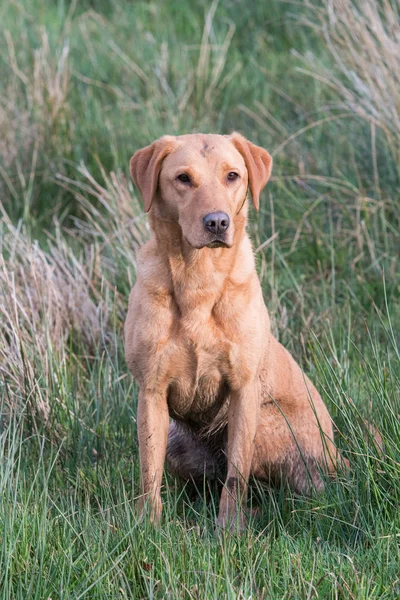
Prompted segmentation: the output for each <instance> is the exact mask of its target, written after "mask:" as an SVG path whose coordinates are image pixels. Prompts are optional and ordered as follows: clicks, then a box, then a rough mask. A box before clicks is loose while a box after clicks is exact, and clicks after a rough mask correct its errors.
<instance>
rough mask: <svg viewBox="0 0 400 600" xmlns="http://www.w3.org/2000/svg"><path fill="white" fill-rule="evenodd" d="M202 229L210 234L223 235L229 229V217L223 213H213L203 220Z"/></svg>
mask: <svg viewBox="0 0 400 600" xmlns="http://www.w3.org/2000/svg"><path fill="white" fill-rule="evenodd" d="M203 223H204V227H205V228H206V229H207V231H209V232H210V233H215V234H218V233H225V231H226V230H227V229H228V227H229V223H230V219H229V216H228V215H227V214H226V213H224V212H214V213H210V214H208V215H206V216H205V217H204V218H203Z"/></svg>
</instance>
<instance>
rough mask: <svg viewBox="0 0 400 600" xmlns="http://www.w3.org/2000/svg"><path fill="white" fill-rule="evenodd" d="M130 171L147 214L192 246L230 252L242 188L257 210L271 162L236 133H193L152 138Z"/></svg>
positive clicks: (135, 159) (134, 157)
mask: <svg viewBox="0 0 400 600" xmlns="http://www.w3.org/2000/svg"><path fill="white" fill-rule="evenodd" d="M130 168H131V174H132V178H133V180H134V182H135V184H136V186H137V187H138V188H139V191H140V193H141V195H142V197H143V202H144V209H145V211H146V212H148V211H149V210H150V209H151V210H152V211H154V212H155V214H156V215H157V216H158V217H159V218H161V219H164V220H165V221H172V222H176V223H179V225H180V227H181V229H182V235H183V237H184V238H185V240H186V242H187V243H188V244H190V246H192V247H193V248H204V247H205V246H206V247H208V248H217V247H221V246H224V247H228V248H230V247H231V246H232V244H233V235H234V229H235V218H236V217H237V216H238V215H240V213H241V211H242V210H243V206H244V204H245V201H246V195H247V189H248V188H250V192H251V196H252V199H253V204H254V207H255V208H256V209H257V210H258V207H259V196H260V192H261V190H262V189H263V188H264V186H265V185H266V183H267V181H268V179H269V176H270V174H271V168H272V158H271V156H270V155H269V154H268V152H267V151H266V150H264V149H263V148H260V147H259V146H255V145H254V144H252V143H251V142H249V141H248V140H246V139H245V138H244V137H243V136H242V135H240V134H239V133H233V134H232V135H230V136H224V135H214V134H208V135H204V134H192V135H182V136H178V137H172V136H165V137H162V138H160V139H159V140H156V141H155V142H153V143H152V144H151V145H150V146H147V147H146V148H142V149H141V150H138V151H137V152H136V153H135V154H134V156H133V157H132V158H131V162H130Z"/></svg>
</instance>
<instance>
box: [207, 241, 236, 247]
mask: <svg viewBox="0 0 400 600" xmlns="http://www.w3.org/2000/svg"><path fill="white" fill-rule="evenodd" d="M206 248H230V246H229V245H228V244H227V243H226V242H223V241H222V240H213V241H212V242H210V243H209V244H207V245H206Z"/></svg>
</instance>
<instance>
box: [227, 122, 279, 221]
mask: <svg viewBox="0 0 400 600" xmlns="http://www.w3.org/2000/svg"><path fill="white" fill-rule="evenodd" d="M228 138H229V139H230V140H231V142H232V144H233V145H234V146H235V148H236V150H238V151H239V152H240V154H241V155H242V156H243V158H244V162H245V164H246V169H247V172H248V174H249V187H250V192H251V197H252V199H253V204H254V208H255V209H256V210H258V208H259V206H260V193H261V192H262V190H263V189H264V188H265V186H266V185H267V181H268V179H269V178H270V175H271V171H272V156H271V155H270V154H269V152H267V151H266V150H264V148H261V147H260V146H256V145H255V144H252V143H251V142H249V141H248V140H246V138H245V137H243V136H242V135H241V134H240V133H237V132H236V131H235V132H234V133H232V135H230V136H228Z"/></svg>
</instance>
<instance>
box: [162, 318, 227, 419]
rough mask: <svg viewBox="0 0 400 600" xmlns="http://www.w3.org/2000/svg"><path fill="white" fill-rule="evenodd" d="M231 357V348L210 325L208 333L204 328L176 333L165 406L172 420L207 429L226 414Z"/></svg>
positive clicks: (181, 330)
mask: <svg viewBox="0 0 400 600" xmlns="http://www.w3.org/2000/svg"><path fill="white" fill-rule="evenodd" d="M231 356H232V344H230V343H229V342H228V341H226V340H225V339H224V336H223V335H222V334H221V332H216V331H214V330H213V328H212V327H211V326H210V324H209V328H208V330H207V325H206V324H203V326H202V327H200V328H198V329H197V330H193V329H190V328H188V327H184V326H183V327H181V328H180V329H179V331H178V332H177V335H176V336H175V337H174V340H173V344H172V347H171V353H170V357H169V360H168V376H169V382H170V383H169V387H168V406H169V410H170V413H171V415H172V416H173V417H174V418H176V419H179V420H183V421H193V423H196V424H198V425H199V426H207V425H209V424H211V423H212V422H213V421H215V419H216V418H220V417H221V414H222V413H225V412H226V407H225V406H224V405H225V404H226V403H227V400H228V397H229V389H230V379H231V372H232V361H231ZM221 411H222V413H221Z"/></svg>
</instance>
